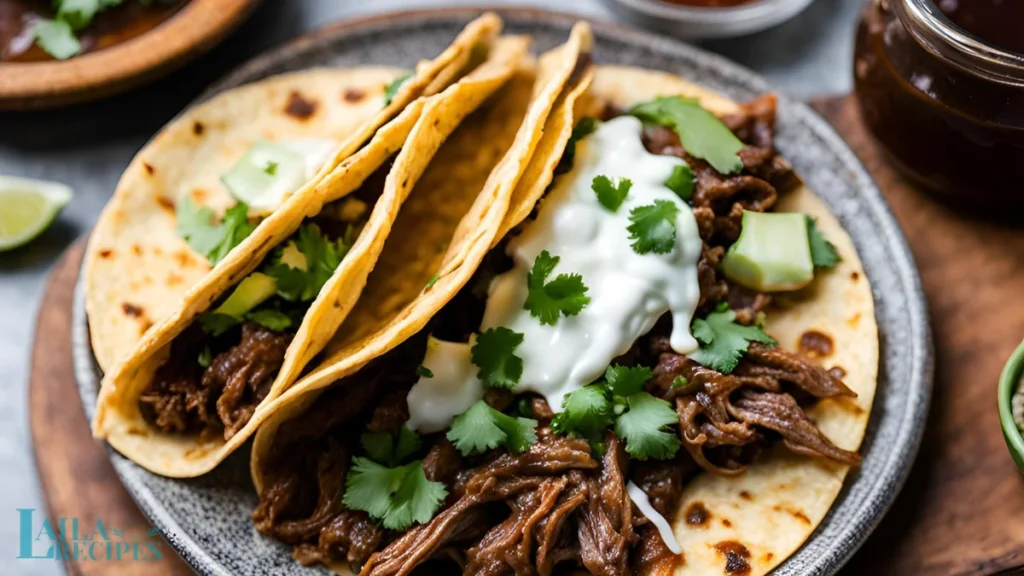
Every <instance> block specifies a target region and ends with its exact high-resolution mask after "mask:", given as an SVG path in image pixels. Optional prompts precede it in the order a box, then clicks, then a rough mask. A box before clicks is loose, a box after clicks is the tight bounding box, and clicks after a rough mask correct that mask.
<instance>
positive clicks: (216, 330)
mask: <svg viewBox="0 0 1024 576" xmlns="http://www.w3.org/2000/svg"><path fill="white" fill-rule="evenodd" d="M241 323H242V320H241V318H235V317H234V316H230V315H228V314H218V313H216V312H206V313H204V314H202V315H200V316H199V325H200V326H202V328H203V332H206V333H209V334H212V335H214V336H220V335H221V334H223V333H225V332H227V331H228V330H230V329H232V328H234V327H235V326H238V325H239V324H241Z"/></svg>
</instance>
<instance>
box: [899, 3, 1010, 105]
mask: <svg viewBox="0 0 1024 576" xmlns="http://www.w3.org/2000/svg"><path fill="white" fill-rule="evenodd" d="M890 3H891V5H892V7H893V8H895V10H896V14H897V16H898V17H899V18H900V20H901V21H903V25H904V26H905V27H906V28H907V29H908V30H909V31H910V33H911V34H913V35H914V38H915V39H916V40H917V42H918V43H919V44H921V45H922V46H923V47H924V48H925V49H926V50H928V51H929V52H931V53H933V54H935V55H936V56H938V57H940V58H943V59H945V60H947V61H949V62H952V63H953V64H955V65H957V66H958V67H960V68H961V69H963V70H964V71H966V72H968V73H970V74H974V75H978V76H982V77H984V78H987V79H989V80H994V81H996V82H1000V83H1003V84H1013V85H1017V86H1024V54H1020V53H1017V52H1012V51H1010V50H1005V49H1003V48H1000V47H998V46H995V45H993V44H990V43H988V42H986V41H984V40H982V39H981V38H978V37H977V36H975V35H974V34H971V33H970V32H968V31H966V30H964V29H963V28H961V27H959V26H957V25H956V24H954V23H953V22H952V21H950V20H949V18H947V17H946V15H945V14H943V12H942V11H941V10H939V8H938V6H936V5H935V3H934V2H933V1H932V0H890Z"/></svg>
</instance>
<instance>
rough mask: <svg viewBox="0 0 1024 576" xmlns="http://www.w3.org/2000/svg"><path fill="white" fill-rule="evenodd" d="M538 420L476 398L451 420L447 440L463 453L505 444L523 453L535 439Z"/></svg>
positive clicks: (513, 450)
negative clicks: (520, 415)
mask: <svg viewBox="0 0 1024 576" xmlns="http://www.w3.org/2000/svg"><path fill="white" fill-rule="evenodd" d="M536 427H537V421H536V420H533V419H530V418H516V417H513V416H509V415H508V414H503V413H501V412H499V411H497V410H495V409H494V408H491V407H490V406H488V405H487V403H486V402H484V401H483V400H478V401H477V402H476V403H475V404H473V405H472V406H470V407H469V409H467V410H466V411H465V412H463V413H462V414H459V415H458V416H456V417H455V419H454V420H453V421H452V427H451V430H449V431H448V440H450V441H451V442H452V444H453V445H454V446H455V448H457V449H458V450H459V452H462V454H463V455H464V456H469V455H471V454H480V453H482V452H486V451H488V450H494V449H495V448H497V447H499V446H504V447H506V448H508V450H509V451H510V452H512V453H514V454H519V453H521V452H525V451H526V450H527V449H528V448H529V447H530V446H531V445H533V444H535V443H536V442H537V431H536V430H535V428H536Z"/></svg>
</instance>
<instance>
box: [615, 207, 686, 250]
mask: <svg viewBox="0 0 1024 576" xmlns="http://www.w3.org/2000/svg"><path fill="white" fill-rule="evenodd" d="M677 214H679V207H678V206H676V205H675V204H673V203H672V202H669V201H668V200H655V201H654V204H648V205H646V206H639V207H637V208H634V209H632V210H630V211H629V221H630V222H632V224H630V225H629V226H628V227H627V228H626V229H627V230H629V239H630V240H634V242H633V244H632V246H633V250H634V251H636V253H637V254H647V253H649V252H654V253H655V254H668V253H669V252H671V251H672V248H674V247H675V245H676V215H677Z"/></svg>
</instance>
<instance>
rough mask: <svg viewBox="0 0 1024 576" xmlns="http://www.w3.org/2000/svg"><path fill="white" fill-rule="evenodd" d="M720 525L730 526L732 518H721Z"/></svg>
mask: <svg viewBox="0 0 1024 576" xmlns="http://www.w3.org/2000/svg"><path fill="white" fill-rule="evenodd" d="M722 526H725V527H726V528H732V520H729V519H728V518H722Z"/></svg>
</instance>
